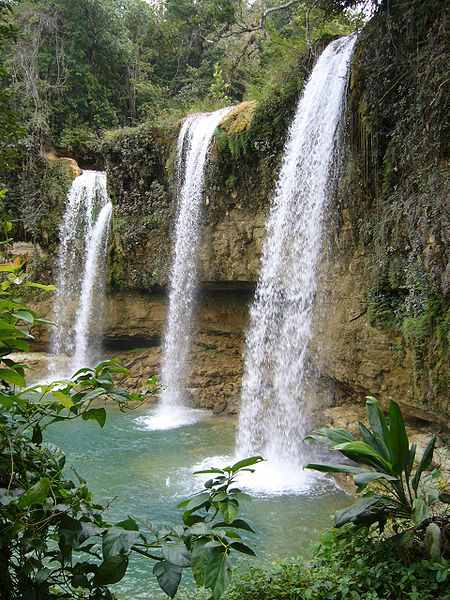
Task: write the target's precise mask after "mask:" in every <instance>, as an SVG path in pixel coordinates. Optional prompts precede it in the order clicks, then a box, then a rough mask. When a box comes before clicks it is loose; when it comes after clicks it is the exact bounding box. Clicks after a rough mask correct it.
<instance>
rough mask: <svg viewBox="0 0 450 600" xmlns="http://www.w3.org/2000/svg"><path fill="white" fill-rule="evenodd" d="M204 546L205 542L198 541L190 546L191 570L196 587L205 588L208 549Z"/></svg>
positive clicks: (202, 540) (203, 540)
mask: <svg viewBox="0 0 450 600" xmlns="http://www.w3.org/2000/svg"><path fill="white" fill-rule="evenodd" d="M205 544H206V540H205V539H200V540H197V541H195V542H194V544H193V546H192V556H191V561H192V566H191V568H192V575H193V576H194V579H195V583H196V584H197V587H204V586H205V568H206V563H207V559H208V549H207V548H206V549H205Z"/></svg>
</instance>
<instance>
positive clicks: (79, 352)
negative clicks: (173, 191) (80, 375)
mask: <svg viewBox="0 0 450 600" xmlns="http://www.w3.org/2000/svg"><path fill="white" fill-rule="evenodd" d="M111 213H112V205H111V202H110V201H109V199H108V194H107V189H106V174H105V173H102V172H98V171H83V172H82V174H81V175H79V176H78V177H77V178H76V179H75V180H74V181H73V184H72V187H71V189H70V191H69V194H68V197H67V203H66V209H65V213H64V218H63V222H62V225H61V229H60V246H59V256H58V267H57V292H56V297H55V303H54V310H53V312H54V321H55V328H54V330H53V333H52V338H51V350H52V355H53V357H54V358H53V362H52V363H51V365H50V371H51V375H52V376H53V377H54V376H68V375H69V374H71V373H72V372H73V370H76V369H78V368H79V367H81V366H88V364H89V363H90V362H91V361H92V360H94V359H95V358H96V357H95V356H94V353H93V347H92V346H91V345H90V343H89V338H90V336H91V334H92V328H93V324H94V323H95V325H96V328H97V329H98V326H99V323H100V322H101V307H102V298H103V292H104V268H105V264H106V253H107V240H108V232H109V224H110V220H111ZM64 355H65V356H66V357H71V359H70V360H69V361H65V363H66V364H65V365H64V367H63V369H62V371H61V366H60V360H59V359H60V358H61V357H62V356H64Z"/></svg>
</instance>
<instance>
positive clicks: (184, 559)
mask: <svg viewBox="0 0 450 600" xmlns="http://www.w3.org/2000/svg"><path fill="white" fill-rule="evenodd" d="M161 550H162V554H163V556H164V558H165V559H166V560H167V562H169V563H171V564H172V565H177V566H178V567H189V566H190V564H191V555H190V553H189V551H188V549H187V548H186V546H185V545H184V544H179V543H175V542H168V543H166V544H163V545H162V548H161Z"/></svg>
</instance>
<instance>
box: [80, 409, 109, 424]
mask: <svg viewBox="0 0 450 600" xmlns="http://www.w3.org/2000/svg"><path fill="white" fill-rule="evenodd" d="M82 418H83V420H84V421H91V420H92V421H97V423H98V424H99V425H100V427H103V426H104V425H105V423H106V410H105V409H104V408H90V409H89V410H87V411H86V412H84V413H83V414H82Z"/></svg>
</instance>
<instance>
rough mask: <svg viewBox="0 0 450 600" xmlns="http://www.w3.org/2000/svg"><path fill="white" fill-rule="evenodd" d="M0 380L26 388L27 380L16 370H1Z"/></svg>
mask: <svg viewBox="0 0 450 600" xmlns="http://www.w3.org/2000/svg"><path fill="white" fill-rule="evenodd" d="M0 380H2V381H6V382H7V383H10V384H12V385H18V386H20V387H25V378H24V376H23V375H21V374H20V373H18V372H17V371H15V370H14V369H10V368H4V369H0Z"/></svg>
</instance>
